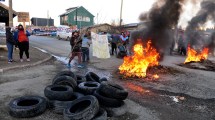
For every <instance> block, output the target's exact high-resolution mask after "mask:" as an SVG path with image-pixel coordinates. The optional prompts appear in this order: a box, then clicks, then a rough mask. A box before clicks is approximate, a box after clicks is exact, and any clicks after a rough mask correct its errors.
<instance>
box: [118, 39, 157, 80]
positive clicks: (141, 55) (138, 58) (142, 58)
mask: <svg viewBox="0 0 215 120" xmlns="http://www.w3.org/2000/svg"><path fill="white" fill-rule="evenodd" d="M133 50H134V55H133V56H127V57H124V62H123V64H122V65H121V66H120V67H119V70H120V73H121V74H124V75H125V76H127V77H135V76H136V77H140V78H142V77H146V70H147V68H148V67H149V66H156V65H158V64H159V62H158V58H159V53H158V52H157V50H156V49H155V48H153V47H152V46H151V40H149V41H148V42H147V45H146V48H144V47H143V45H142V44H141V43H139V44H136V45H134V47H133Z"/></svg>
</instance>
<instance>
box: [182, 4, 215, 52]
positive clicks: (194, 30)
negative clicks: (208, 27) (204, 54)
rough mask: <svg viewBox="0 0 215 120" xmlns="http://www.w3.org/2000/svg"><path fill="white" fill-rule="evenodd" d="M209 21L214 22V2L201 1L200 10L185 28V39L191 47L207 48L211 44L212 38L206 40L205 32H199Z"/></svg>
mask: <svg viewBox="0 0 215 120" xmlns="http://www.w3.org/2000/svg"><path fill="white" fill-rule="evenodd" d="M209 20H211V21H212V22H215V1H214V0H204V1H202V2H201V9H200V10H199V12H198V13H197V15H196V16H195V17H193V18H192V19H191V21H190V22H189V24H188V26H187V28H186V39H187V40H188V42H189V44H190V46H191V47H193V48H195V47H207V46H209V45H210V43H211V42H212V36H211V37H209V39H208V38H207V37H205V35H204V32H205V31H201V30H200V27H202V26H204V25H205V23H206V22H207V21H209ZM210 46H211V45H210ZM211 47H212V46H211ZM201 49H202V48H201Z"/></svg>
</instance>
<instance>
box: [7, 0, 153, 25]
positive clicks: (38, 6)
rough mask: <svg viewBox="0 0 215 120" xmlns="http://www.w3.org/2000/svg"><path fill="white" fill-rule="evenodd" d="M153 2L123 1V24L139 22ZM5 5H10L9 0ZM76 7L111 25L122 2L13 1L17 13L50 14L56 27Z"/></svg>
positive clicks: (141, 0)
mask: <svg viewBox="0 0 215 120" xmlns="http://www.w3.org/2000/svg"><path fill="white" fill-rule="evenodd" d="M153 2H154V0H123V10H122V19H123V23H126V24H127V23H137V22H139V20H138V17H139V15H140V13H141V12H145V11H147V10H149V9H150V8H151V6H152V4H153ZM4 4H6V5H8V0H5V2H4ZM76 6H83V7H84V8H86V9H87V10H88V11H89V12H91V13H92V14H93V15H94V16H95V17H94V22H95V23H97V22H98V23H111V21H113V20H115V21H119V19H120V6H121V0H13V9H14V10H15V11H17V12H29V13H30V18H32V17H39V18H47V16H48V13H49V16H50V17H51V18H53V19H54V21H55V25H59V24H60V17H59V15H60V14H62V13H64V12H65V10H66V9H67V8H70V7H76ZM48 11H49V12H48ZM97 15H98V16H97ZM97 18H98V19H97ZM14 24H15V25H16V24H18V23H17V19H14ZM26 24H27V23H26Z"/></svg>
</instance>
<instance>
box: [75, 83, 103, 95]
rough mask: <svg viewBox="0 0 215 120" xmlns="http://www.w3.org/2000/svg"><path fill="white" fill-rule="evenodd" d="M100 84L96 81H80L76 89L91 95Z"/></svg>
mask: <svg viewBox="0 0 215 120" xmlns="http://www.w3.org/2000/svg"><path fill="white" fill-rule="evenodd" d="M99 86H100V83H98V82H91V81H88V82H82V83H80V84H79V85H78V90H79V91H80V92H81V93H83V94H85V95H92V94H93V93H94V91H95V90H97V89H98V88H99Z"/></svg>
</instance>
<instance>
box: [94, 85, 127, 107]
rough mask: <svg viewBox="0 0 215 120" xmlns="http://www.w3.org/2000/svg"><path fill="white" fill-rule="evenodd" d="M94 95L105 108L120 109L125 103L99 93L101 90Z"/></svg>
mask: <svg viewBox="0 0 215 120" xmlns="http://www.w3.org/2000/svg"><path fill="white" fill-rule="evenodd" d="M93 95H94V96H95V97H96V98H97V99H98V101H99V103H100V105H102V106H105V107H120V106H121V104H122V102H123V101H121V100H117V99H114V98H109V97H107V96H105V95H104V94H103V93H101V92H100V91H99V89H97V90H96V91H95V92H94V94H93Z"/></svg>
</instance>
